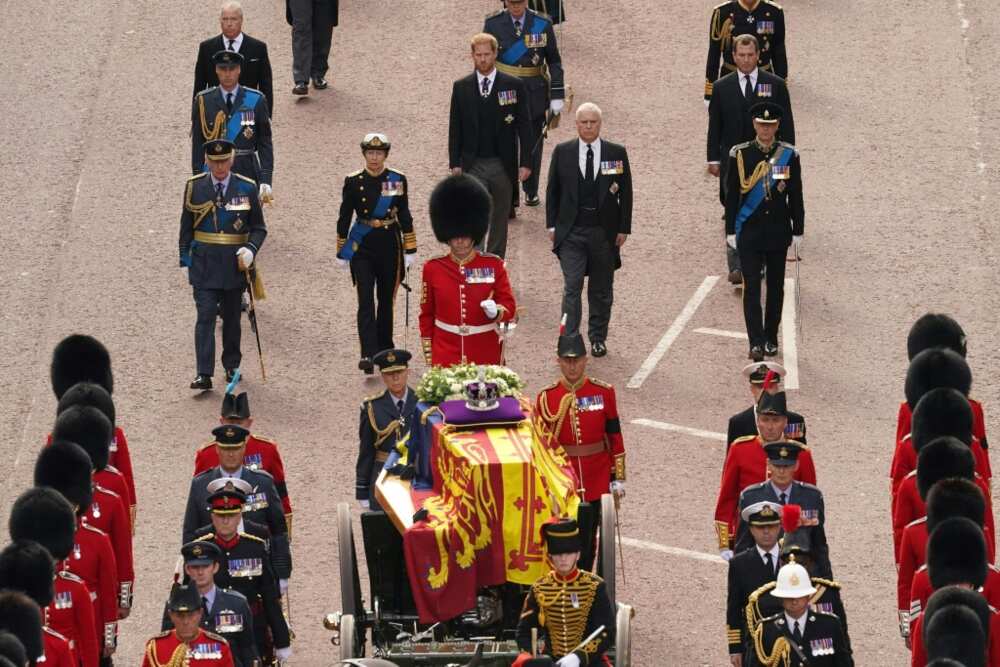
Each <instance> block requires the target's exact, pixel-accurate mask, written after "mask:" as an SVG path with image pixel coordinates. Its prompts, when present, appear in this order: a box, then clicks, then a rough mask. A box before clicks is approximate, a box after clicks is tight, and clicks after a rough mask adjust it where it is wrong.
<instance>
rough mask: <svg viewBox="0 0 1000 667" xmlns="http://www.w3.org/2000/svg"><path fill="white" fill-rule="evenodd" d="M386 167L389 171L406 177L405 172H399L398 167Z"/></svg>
mask: <svg viewBox="0 0 1000 667" xmlns="http://www.w3.org/2000/svg"><path fill="white" fill-rule="evenodd" d="M386 169H388V170H389V171H391V172H394V173H396V174H399V175H400V176H402V177H403V178H406V174H404V173H403V172H401V171H400V170H399V169H396V168H394V167H386Z"/></svg>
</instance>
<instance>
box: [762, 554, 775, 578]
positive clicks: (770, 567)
mask: <svg viewBox="0 0 1000 667" xmlns="http://www.w3.org/2000/svg"><path fill="white" fill-rule="evenodd" d="M764 561H765V562H766V563H767V569H768V570H769V571H770V572H771V574H774V559H773V558H772V557H771V552H770V551H768V552H767V553H766V554H764Z"/></svg>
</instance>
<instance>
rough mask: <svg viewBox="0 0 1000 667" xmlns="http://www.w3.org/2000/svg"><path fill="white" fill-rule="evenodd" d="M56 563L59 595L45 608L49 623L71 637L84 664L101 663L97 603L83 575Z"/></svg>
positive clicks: (56, 587) (57, 591)
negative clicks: (78, 574) (95, 629)
mask: <svg viewBox="0 0 1000 667" xmlns="http://www.w3.org/2000/svg"><path fill="white" fill-rule="evenodd" d="M62 568H63V564H62V563H56V569H57V570H58V572H57V573H56V578H55V597H54V598H53V600H52V603H51V604H50V605H49V606H48V607H46V608H45V621H46V623H45V624H46V625H48V626H49V627H51V628H52V629H53V630H55V631H56V632H58V633H59V634H61V635H64V636H65V637H67V638H68V639H69V641H70V644H71V646H72V647H73V649H74V651H76V655H77V657H78V658H79V659H80V664H81V665H82V667H97V666H98V662H99V660H100V651H101V649H100V646H99V645H98V643H97V635H95V634H94V628H95V627H96V622H95V620H94V603H93V599H92V598H91V595H90V591H89V590H88V589H87V585H86V584H85V583H83V579H81V578H80V577H78V576H76V575H75V574H73V573H71V572H66V571H65V570H63V569H62Z"/></svg>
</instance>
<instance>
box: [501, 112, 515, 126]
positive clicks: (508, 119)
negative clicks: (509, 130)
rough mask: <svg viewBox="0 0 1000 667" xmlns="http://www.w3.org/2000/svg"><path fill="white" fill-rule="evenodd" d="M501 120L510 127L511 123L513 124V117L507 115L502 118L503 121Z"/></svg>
mask: <svg viewBox="0 0 1000 667" xmlns="http://www.w3.org/2000/svg"><path fill="white" fill-rule="evenodd" d="M503 120H504V122H505V123H507V124H508V125H510V124H511V123H513V122H514V116H512V115H511V114H507V115H506V116H505V117H504V119H503Z"/></svg>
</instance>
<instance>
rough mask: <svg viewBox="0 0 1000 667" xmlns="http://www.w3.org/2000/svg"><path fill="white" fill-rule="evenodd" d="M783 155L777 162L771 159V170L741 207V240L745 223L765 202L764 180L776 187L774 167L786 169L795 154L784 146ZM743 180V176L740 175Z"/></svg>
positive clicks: (739, 221)
mask: <svg viewBox="0 0 1000 667" xmlns="http://www.w3.org/2000/svg"><path fill="white" fill-rule="evenodd" d="M781 149H782V150H781V155H779V156H778V159H777V160H774V158H771V159H772V160H774V161H772V162H771V167H772V168H771V169H769V170H768V172H767V175H766V176H764V177H762V178H761V179H760V180H759V181H757V184H756V185H754V186H753V188H751V190H750V192H748V193H747V197H746V199H744V200H743V206H741V207H740V212H739V213H738V214H737V215H736V237H737V238H739V236H740V231H742V229H743V223H744V222H746V221H747V220H748V219H749V218H750V216H751V215H753V213H754V211H756V210H757V207H758V206H760V204H761V202H762V201H764V194H765V189H764V180H765V179H768V180H769V181H770V183H769V185H770V186H774V184H775V182H776V181H777V179H776V178H774V169H773V168H774V167H784V166H785V165H787V164H788V161H789V160H791V159H792V155H793V154H794V153H795V151H794V150H792V149H791V148H788V147H785V146H782V147H781ZM740 177H741V178H742V174H741V175H740Z"/></svg>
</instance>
